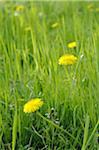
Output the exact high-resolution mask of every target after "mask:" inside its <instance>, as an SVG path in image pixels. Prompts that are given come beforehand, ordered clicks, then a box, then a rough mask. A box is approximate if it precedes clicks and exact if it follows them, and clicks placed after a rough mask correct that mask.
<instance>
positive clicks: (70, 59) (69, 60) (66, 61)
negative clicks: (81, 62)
mask: <svg viewBox="0 0 99 150" xmlns="http://www.w3.org/2000/svg"><path fill="white" fill-rule="evenodd" d="M76 60H77V57H75V56H74V55H70V54H65V55H63V56H61V57H60V58H59V62H58V64H59V65H72V64H74V63H75V62H76Z"/></svg>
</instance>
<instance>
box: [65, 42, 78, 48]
mask: <svg viewBox="0 0 99 150" xmlns="http://www.w3.org/2000/svg"><path fill="white" fill-rule="evenodd" d="M67 46H68V48H75V47H76V46H77V44H76V42H70V43H68V45H67Z"/></svg>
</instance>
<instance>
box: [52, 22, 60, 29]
mask: <svg viewBox="0 0 99 150" xmlns="http://www.w3.org/2000/svg"><path fill="white" fill-rule="evenodd" d="M58 26H59V23H58V22H56V23H54V24H52V25H51V27H52V28H57V27H58Z"/></svg>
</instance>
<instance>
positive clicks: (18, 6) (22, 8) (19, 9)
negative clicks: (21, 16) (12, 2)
mask: <svg viewBox="0 0 99 150" xmlns="http://www.w3.org/2000/svg"><path fill="white" fill-rule="evenodd" d="M23 10H24V6H23V5H17V6H16V11H23Z"/></svg>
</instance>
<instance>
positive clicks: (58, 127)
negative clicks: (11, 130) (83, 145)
mask: <svg viewBox="0 0 99 150" xmlns="http://www.w3.org/2000/svg"><path fill="white" fill-rule="evenodd" d="M37 114H38V116H40V117H41V118H42V119H43V120H45V121H46V122H48V123H49V124H51V125H53V126H54V127H55V128H57V129H59V130H61V131H62V132H65V133H66V134H67V135H69V136H70V137H71V138H72V139H73V140H75V137H74V136H73V135H72V134H71V133H69V132H68V131H66V130H64V129H63V128H62V127H60V126H58V125H57V124H55V123H54V122H53V121H51V120H49V119H47V118H45V117H44V116H43V115H42V114H41V113H39V112H37ZM77 143H79V141H78V140H77ZM79 144H80V143H79Z"/></svg>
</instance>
